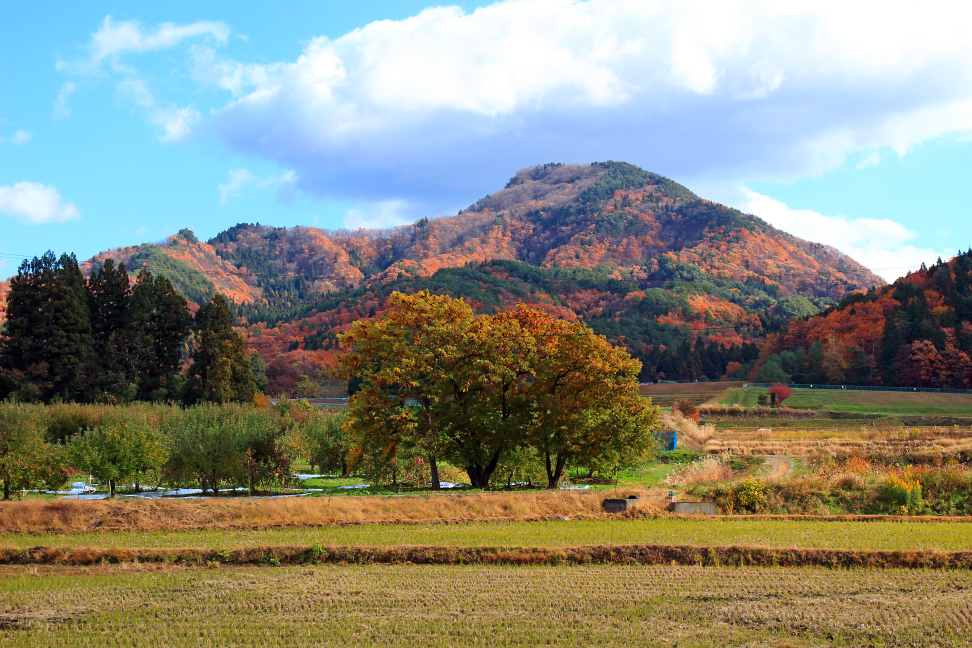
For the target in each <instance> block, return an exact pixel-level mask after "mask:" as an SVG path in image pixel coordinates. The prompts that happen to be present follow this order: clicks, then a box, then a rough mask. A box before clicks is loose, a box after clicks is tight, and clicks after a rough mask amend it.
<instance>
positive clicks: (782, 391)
mask: <svg viewBox="0 0 972 648" xmlns="http://www.w3.org/2000/svg"><path fill="white" fill-rule="evenodd" d="M769 393H770V394H773V395H775V396H776V400H775V404H776V405H780V404H782V403H783V401H785V400H786V399H787V398H789V397H790V396H792V395H793V392H792V391H790V388H789V387H787V386H786V385H784V384H783V383H776V384H775V385H773V386H772V387H770V390H769Z"/></svg>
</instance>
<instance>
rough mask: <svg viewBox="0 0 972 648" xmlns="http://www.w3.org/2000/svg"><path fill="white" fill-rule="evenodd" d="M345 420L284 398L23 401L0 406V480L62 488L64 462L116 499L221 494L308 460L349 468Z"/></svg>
mask: <svg viewBox="0 0 972 648" xmlns="http://www.w3.org/2000/svg"><path fill="white" fill-rule="evenodd" d="M345 420H346V416H344V415H343V414H341V413H331V412H325V411H319V410H315V409H314V408H311V407H309V406H306V405H303V406H301V405H295V404H287V403H284V404H283V405H280V406H277V407H268V408H258V407H254V406H252V405H240V404H232V403H231V404H223V405H217V404H212V403H206V404H201V405H197V406H194V407H188V408H185V409H183V408H178V407H172V406H167V405H153V404H138V405H129V406H103V405H77V404H64V405H55V406H44V405H35V404H23V403H7V404H3V405H0V482H2V486H3V497H4V499H9V498H10V495H11V492H15V491H18V490H22V489H23V490H32V489H50V490H54V489H58V488H60V487H61V486H62V485H63V484H64V483H65V479H66V478H67V468H68V467H72V468H74V469H75V470H77V471H82V472H84V473H86V474H87V473H90V474H91V475H92V476H93V477H95V478H97V479H98V480H99V481H100V482H101V483H102V484H104V485H106V486H107V488H108V490H109V492H110V493H111V495H112V496H114V494H115V489H116V487H117V486H118V485H119V484H124V485H126V487H131V486H134V488H135V490H140V489H142V488H143V487H145V486H149V487H160V486H162V485H168V486H189V485H195V486H199V487H201V488H202V489H203V491H204V492H206V491H212V493H213V494H214V495H218V494H219V492H220V490H222V489H224V488H234V487H246V488H247V489H248V490H249V491H250V493H254V492H256V491H257V490H267V489H271V488H274V487H276V486H279V485H282V484H284V483H286V482H287V481H289V478H290V476H291V464H292V462H293V461H294V460H295V459H296V458H297V457H306V458H308V459H310V460H311V461H313V462H314V463H315V464H316V465H319V466H322V467H324V468H326V469H334V468H335V467H336V468H338V469H340V468H341V467H342V466H343V467H344V469H345V471H346V470H347V468H348V467H347V463H346V462H347V457H349V456H350V449H351V448H350V443H349V440H348V438H347V437H346V435H344V433H343V432H342V424H343V422H344V421H345Z"/></svg>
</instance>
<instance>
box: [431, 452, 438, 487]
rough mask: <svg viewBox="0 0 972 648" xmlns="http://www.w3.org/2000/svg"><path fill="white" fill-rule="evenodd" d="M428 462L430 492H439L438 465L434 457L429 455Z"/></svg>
mask: <svg viewBox="0 0 972 648" xmlns="http://www.w3.org/2000/svg"><path fill="white" fill-rule="evenodd" d="M428 462H429V471H430V472H431V473H432V490H439V464H437V463H436V462H435V455H429V458H428Z"/></svg>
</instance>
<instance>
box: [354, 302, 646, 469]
mask: <svg viewBox="0 0 972 648" xmlns="http://www.w3.org/2000/svg"><path fill="white" fill-rule="evenodd" d="M340 341H341V345H342V347H343V348H345V349H347V350H348V351H349V353H348V354H346V355H344V356H342V357H341V360H340V362H341V373H342V375H343V377H346V378H353V377H357V378H359V379H360V380H361V388H360V390H359V391H358V392H357V393H355V395H354V396H353V397H352V398H351V400H350V420H349V426H350V427H351V429H352V430H353V431H354V432H355V434H356V435H357V438H358V440H359V442H360V444H361V451H362V453H374V454H379V455H381V456H383V457H384V458H385V459H386V460H390V459H391V458H393V457H394V456H395V455H396V453H398V452H400V451H403V450H413V451H415V450H417V451H418V452H420V453H421V455H422V456H424V457H425V458H426V461H427V462H428V464H429V467H430V470H431V472H432V475H431V478H432V482H433V488H434V487H436V485H437V483H438V476H437V474H436V472H435V466H436V463H437V461H439V460H449V461H451V462H453V463H455V464H456V465H459V466H462V467H463V469H464V470H465V471H466V473H467V474H468V476H469V480H470V483H471V484H472V485H473V486H476V487H486V486H487V485H488V483H489V479H490V477H491V475H492V473H493V471H495V469H496V467H497V465H498V464H499V462H500V460H501V459H502V458H503V456H504V454H506V453H510V452H513V451H515V450H518V449H522V448H533V449H535V450H536V451H537V452H538V453H540V454H541V455H542V456H543V458H544V460H545V462H546V464H547V467H548V469H547V477H548V486H550V487H555V486H556V485H557V484H558V483H559V481H560V479H561V478H562V475H563V471H564V469H565V468H566V467H567V466H568V465H569V464H570V463H571V462H585V463H587V464H594V463H598V462H605V461H608V462H612V461H613V462H614V465H618V464H620V463H621V462H622V461H627V460H631V461H638V460H640V459H642V458H644V457H646V456H647V455H649V454H650V453H651V452H652V451H653V450H654V448H655V444H654V437H653V434H654V432H655V428H656V423H657V421H656V419H657V408H654V407H651V406H650V401H643V400H641V399H640V397H638V393H637V389H638V381H637V375H638V371H639V370H640V363H639V362H638V361H637V360H633V359H632V358H631V357H630V356H629V355H628V354H627V352H625V351H624V350H623V349H619V348H616V347H613V346H611V345H610V344H609V343H608V342H607V341H606V340H605V339H604V338H603V337H600V336H597V335H596V334H594V332H593V331H591V330H590V329H589V328H588V327H587V326H586V325H584V324H583V323H582V322H567V321H564V320H558V319H555V318H553V317H551V316H550V315H549V314H547V313H545V312H543V311H539V310H535V309H530V308H527V307H525V306H523V305H519V306H517V307H516V308H515V309H514V310H512V311H508V312H505V313H500V314H498V315H480V316H478V317H476V316H474V315H473V312H472V309H471V308H470V307H469V305H468V304H466V303H465V302H464V301H462V300H460V299H453V298H452V297H449V296H444V295H432V294H430V293H428V292H426V291H421V292H418V293H415V294H413V295H403V294H401V293H394V294H392V295H391V296H390V298H389V301H388V310H387V312H386V313H385V315H384V316H383V317H381V318H380V319H377V320H374V321H358V322H355V323H354V324H352V326H351V329H350V330H349V331H348V333H346V334H344V335H342V336H341V337H340ZM623 455H628V456H627V457H625V458H623V459H622V456H623Z"/></svg>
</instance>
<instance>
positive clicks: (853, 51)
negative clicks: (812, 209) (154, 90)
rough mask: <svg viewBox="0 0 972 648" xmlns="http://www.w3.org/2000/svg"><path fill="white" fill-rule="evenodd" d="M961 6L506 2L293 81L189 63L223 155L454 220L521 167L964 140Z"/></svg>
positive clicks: (701, 161) (966, 68)
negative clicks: (218, 94) (211, 102)
mask: <svg viewBox="0 0 972 648" xmlns="http://www.w3.org/2000/svg"><path fill="white" fill-rule="evenodd" d="M970 19H972V5H956V4H954V3H930V4H928V3H926V4H922V5H921V6H918V5H914V4H908V3H899V4H894V3H892V4H891V5H885V6H883V7H882V9H881V10H880V11H875V10H874V9H873V7H871V6H869V5H856V4H854V3H850V4H848V3H840V2H828V1H822V2H815V3H777V2H771V1H769V0H764V1H756V2H745V3H743V2H718V3H717V2H678V3H654V2H643V1H642V0H589V1H587V2H581V1H579V0H508V1H506V2H500V3H497V4H494V5H491V6H488V7H483V8H480V9H477V10H476V11H475V12H473V13H469V14H466V13H463V11H462V10H460V9H459V8H456V7H435V8H430V9H426V10H425V11H422V12H421V13H419V14H418V15H416V16H413V17H411V18H408V19H406V20H400V21H390V20H384V21H378V22H374V23H371V24H369V25H366V26H364V27H362V28H360V29H356V30H354V31H352V32H350V33H348V34H345V35H344V36H341V37H339V38H335V39H330V38H325V37H319V38H315V39H312V40H311V41H310V42H309V43H308V44H307V45H306V47H305V48H304V50H303V52H302V53H301V55H300V56H299V57H298V58H297V59H296V60H293V61H281V62H275V63H272V64H267V65H263V64H254V63H247V62H239V61H233V60H230V59H227V58H220V57H219V56H218V55H217V52H216V50H215V49H213V48H211V47H208V48H207V47H206V46H198V47H197V49H196V50H195V51H194V55H193V59H192V60H193V63H192V65H193V69H194V75H195V76H196V78H197V79H200V80H202V81H204V82H205V83H208V84H212V85H215V86H217V87H221V88H223V89H225V90H227V91H228V92H230V93H232V95H233V98H232V99H231V101H230V102H229V103H228V104H227V105H226V106H225V107H223V108H222V109H221V110H219V111H217V113H216V114H215V116H214V117H213V118H212V120H211V122H210V123H209V124H208V127H209V129H210V132H212V133H215V134H216V136H218V137H219V138H221V139H222V140H223V141H224V142H225V143H226V144H227V145H228V146H229V147H231V148H232V149H234V150H236V151H238V152H242V153H245V154H256V155H259V156H262V157H264V158H266V159H271V160H274V161H276V162H278V163H280V164H282V165H284V166H286V167H288V168H294V169H296V170H297V172H298V173H299V174H300V177H301V185H302V188H305V189H307V190H310V191H316V192H317V193H319V194H320V195H323V196H335V197H346V198H352V199H382V200H393V199H404V200H408V201H409V203H410V204H411V203H413V202H415V201H422V200H425V201H430V202H431V203H434V204H436V206H437V207H438V208H440V209H442V211H445V209H446V208H447V207H454V206H456V205H461V204H465V203H466V202H468V199H469V196H470V195H473V196H475V195H477V193H478V192H485V191H488V190H490V189H492V188H493V187H495V186H496V183H497V182H499V181H502V180H505V179H506V177H508V176H509V175H510V173H511V172H512V170H513V169H517V168H520V167H522V166H523V165H524V164H527V163H535V162H543V161H548V160H558V161H591V160H598V159H608V158H613V159H624V160H628V161H631V162H635V163H637V164H640V165H641V166H645V167H647V168H650V169H652V170H655V171H659V172H661V173H664V174H665V175H670V176H674V177H676V178H680V179H683V180H690V179H692V178H702V177H710V178H720V179H722V180H732V181H737V182H741V181H744V180H746V179H752V178H754V177H759V178H762V179H769V180H790V179H793V178H797V177H802V176H806V175H814V174H819V173H822V172H825V171H827V170H830V169H833V168H836V167H838V166H840V165H842V164H844V162H845V161H846V159H847V157H848V156H849V155H851V154H855V155H856V154H857V152H859V151H879V150H881V149H884V148H891V149H893V150H894V151H896V152H897V153H898V154H904V153H906V152H907V151H908V150H909V149H910V148H911V147H912V146H914V145H915V144H917V143H919V142H922V141H925V140H927V139H930V138H933V137H937V136H940V135H943V134H946V133H962V132H970V131H972V49H970V48H968V47H967V34H966V29H965V25H967V24H969V22H970Z"/></svg>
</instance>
